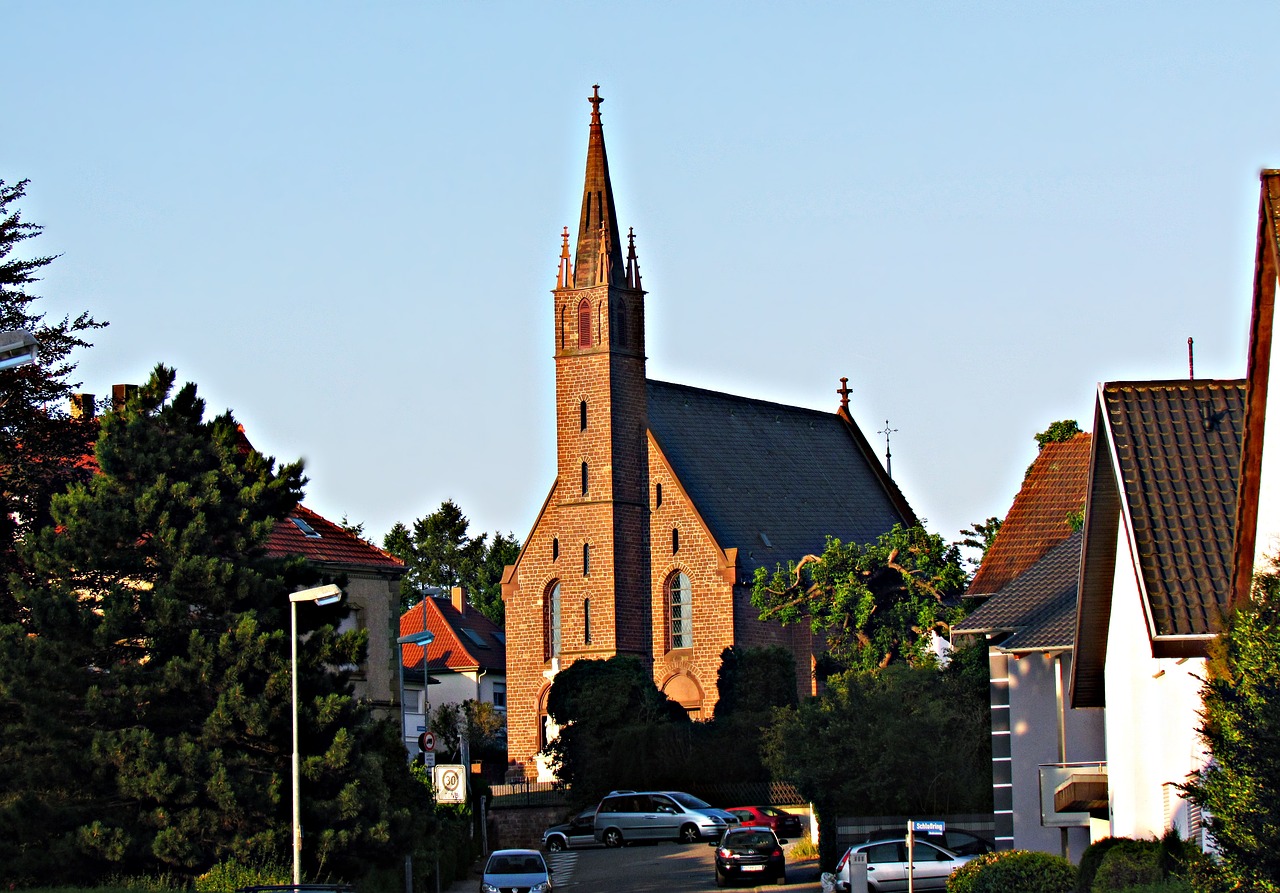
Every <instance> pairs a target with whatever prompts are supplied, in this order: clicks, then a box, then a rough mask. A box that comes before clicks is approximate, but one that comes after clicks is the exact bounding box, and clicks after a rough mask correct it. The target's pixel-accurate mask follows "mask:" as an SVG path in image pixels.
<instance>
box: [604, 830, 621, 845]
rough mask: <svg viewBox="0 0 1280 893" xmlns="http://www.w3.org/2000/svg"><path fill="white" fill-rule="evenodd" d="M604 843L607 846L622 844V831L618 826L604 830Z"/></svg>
mask: <svg viewBox="0 0 1280 893" xmlns="http://www.w3.org/2000/svg"><path fill="white" fill-rule="evenodd" d="M604 845H605V846H607V847H620V846H622V832H621V831H619V830H618V829H617V828H610V829H608V830H607V831H605V832H604Z"/></svg>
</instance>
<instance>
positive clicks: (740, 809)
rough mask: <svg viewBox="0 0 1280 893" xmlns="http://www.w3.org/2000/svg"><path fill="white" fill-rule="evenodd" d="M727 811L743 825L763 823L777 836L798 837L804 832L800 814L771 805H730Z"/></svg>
mask: <svg viewBox="0 0 1280 893" xmlns="http://www.w3.org/2000/svg"><path fill="white" fill-rule="evenodd" d="M726 811H727V812H731V813H733V814H734V815H736V816H737V817H738V822H739V823H740V824H743V825H764V826H766V827H768V828H770V829H772V830H773V833H774V834H776V835H778V836H779V837H799V836H800V835H802V834H804V825H803V824H801V822H800V816H798V815H795V814H793V813H790V812H783V811H782V810H781V809H774V808H773V807H772V806H730V807H729V808H728V810H726Z"/></svg>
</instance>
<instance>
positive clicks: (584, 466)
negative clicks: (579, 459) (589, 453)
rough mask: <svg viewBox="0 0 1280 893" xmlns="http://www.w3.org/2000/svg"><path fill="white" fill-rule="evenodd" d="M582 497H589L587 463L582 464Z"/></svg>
mask: <svg viewBox="0 0 1280 893" xmlns="http://www.w3.org/2000/svg"><path fill="white" fill-rule="evenodd" d="M582 495H583V496H586V495H587V463H586V462H583V463H582Z"/></svg>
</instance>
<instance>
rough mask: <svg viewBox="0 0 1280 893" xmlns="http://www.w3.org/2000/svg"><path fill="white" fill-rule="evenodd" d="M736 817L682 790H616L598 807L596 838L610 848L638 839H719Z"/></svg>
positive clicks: (684, 841) (690, 841) (734, 823)
mask: <svg viewBox="0 0 1280 893" xmlns="http://www.w3.org/2000/svg"><path fill="white" fill-rule="evenodd" d="M736 824H738V819H737V817H735V816H733V815H732V814H730V813H727V812H725V811H724V810H723V809H716V808H715V807H714V806H712V805H711V804H709V803H705V802H703V801H702V800H699V799H698V798H697V797H694V796H693V795H691V794H685V793H682V792H680V791H638V792H637V791H615V792H613V793H612V794H609V795H607V796H606V797H605V798H604V799H603V800H601V801H600V805H599V806H597V807H596V821H595V835H596V840H598V841H600V842H601V843H603V844H604V845H605V846H608V847H617V846H622V845H623V844H624V843H632V842H634V841H638V840H678V841H680V842H681V843H694V842H696V841H699V840H717V839H719V837H720V835H721V834H723V833H724V829H725V828H727V827H729V826H730V825H736Z"/></svg>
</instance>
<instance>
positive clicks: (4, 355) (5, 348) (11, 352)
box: [0, 329, 38, 369]
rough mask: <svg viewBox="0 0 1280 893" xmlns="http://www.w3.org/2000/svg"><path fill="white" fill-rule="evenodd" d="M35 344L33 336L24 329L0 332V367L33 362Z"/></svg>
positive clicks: (7, 367) (34, 358)
mask: <svg viewBox="0 0 1280 893" xmlns="http://www.w3.org/2000/svg"><path fill="white" fill-rule="evenodd" d="M37 346H38V345H37V343H36V338H35V336H34V335H32V334H31V333H30V332H28V331H27V330H26V329H14V330H12V331H7V332H0V369H9V368H11V367H13V366H26V365H28V364H30V363H34V362H35V361H36V348H37Z"/></svg>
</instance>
